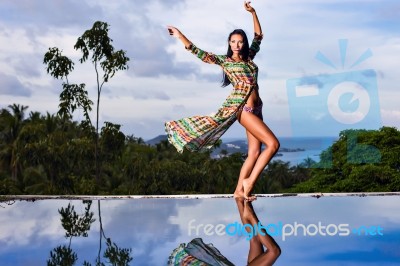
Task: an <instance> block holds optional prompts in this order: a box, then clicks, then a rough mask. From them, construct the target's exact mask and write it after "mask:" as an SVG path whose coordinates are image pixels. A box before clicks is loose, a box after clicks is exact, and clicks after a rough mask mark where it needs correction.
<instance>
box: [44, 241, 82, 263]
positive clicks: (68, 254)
mask: <svg viewBox="0 0 400 266" xmlns="http://www.w3.org/2000/svg"><path fill="white" fill-rule="evenodd" d="M77 260H78V256H77V255H76V253H75V252H74V251H73V250H72V249H71V248H70V247H67V246H58V247H56V248H55V249H53V250H52V251H50V259H49V260H47V266H71V265H74V264H75V262H76V261H77Z"/></svg>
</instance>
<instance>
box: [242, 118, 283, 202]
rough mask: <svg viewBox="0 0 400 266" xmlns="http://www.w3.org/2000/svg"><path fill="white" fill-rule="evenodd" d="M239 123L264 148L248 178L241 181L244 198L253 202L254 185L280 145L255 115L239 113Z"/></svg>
mask: <svg viewBox="0 0 400 266" xmlns="http://www.w3.org/2000/svg"><path fill="white" fill-rule="evenodd" d="M239 122H240V124H241V125H242V126H243V127H244V128H246V130H247V131H248V132H249V133H250V134H251V135H252V136H254V137H255V138H256V139H257V140H259V141H260V142H261V143H263V144H265V146H266V147H265V149H264V150H263V151H262V152H261V154H260V155H259V156H258V159H257V161H256V163H255V164H254V167H253V169H252V171H251V173H250V175H249V177H248V178H244V179H243V180H242V183H243V190H244V198H245V199H246V200H249V201H252V200H255V197H254V196H251V192H252V190H253V188H254V184H255V183H256V181H257V179H258V177H259V176H260V174H261V172H262V171H263V170H264V169H265V167H266V166H267V164H268V163H269V162H270V160H271V159H272V157H273V156H274V155H275V153H276V152H277V151H278V149H279V146H280V144H279V141H278V139H277V138H276V137H275V135H274V133H273V132H272V131H271V130H270V129H269V127H268V126H267V125H266V124H264V122H263V121H262V120H261V119H260V118H258V117H257V116H256V115H254V114H252V113H249V112H241V113H240V114H239Z"/></svg>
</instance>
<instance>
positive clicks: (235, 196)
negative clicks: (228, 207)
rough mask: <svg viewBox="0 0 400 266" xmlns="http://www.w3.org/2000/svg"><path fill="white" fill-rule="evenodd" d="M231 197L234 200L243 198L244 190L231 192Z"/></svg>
mask: <svg viewBox="0 0 400 266" xmlns="http://www.w3.org/2000/svg"><path fill="white" fill-rule="evenodd" d="M233 197H234V198H235V199H237V198H243V197H244V190H243V188H242V189H241V190H238V189H236V190H235V192H233Z"/></svg>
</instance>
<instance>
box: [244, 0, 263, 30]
mask: <svg viewBox="0 0 400 266" xmlns="http://www.w3.org/2000/svg"><path fill="white" fill-rule="evenodd" d="M250 3H251V2H250V1H249V2H246V1H245V2H244V8H245V9H246V10H247V11H249V12H250V13H251V14H252V15H253V23H254V33H255V34H256V35H262V31H261V25H260V21H259V20H258V17H257V13H256V10H255V9H254V8H253V7H252V6H251V5H250Z"/></svg>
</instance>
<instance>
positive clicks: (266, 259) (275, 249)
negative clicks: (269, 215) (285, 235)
mask: <svg viewBox="0 0 400 266" xmlns="http://www.w3.org/2000/svg"><path fill="white" fill-rule="evenodd" d="M243 219H244V220H246V222H247V223H248V224H252V225H255V224H258V222H259V219H258V217H257V215H256V213H255V212H254V209H253V205H252V204H251V202H245V204H244V209H243ZM263 233H264V234H265V235H261V234H257V235H255V236H254V237H253V239H254V243H255V244H254V245H256V246H255V247H253V250H254V251H256V250H259V249H261V250H262V252H259V251H258V252H257V253H254V254H253V256H251V259H250V252H249V260H248V262H249V265H251V266H254V265H273V264H274V263H275V261H276V260H277V259H278V257H279V256H280V255H281V249H280V247H279V245H278V244H277V243H276V242H275V240H274V239H273V238H272V237H271V236H270V235H268V232H266V231H265V230H263ZM253 239H252V240H253ZM263 245H264V246H265V247H266V249H267V250H266V251H265V252H264V250H263ZM251 247H252V246H251V242H250V251H251Z"/></svg>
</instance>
